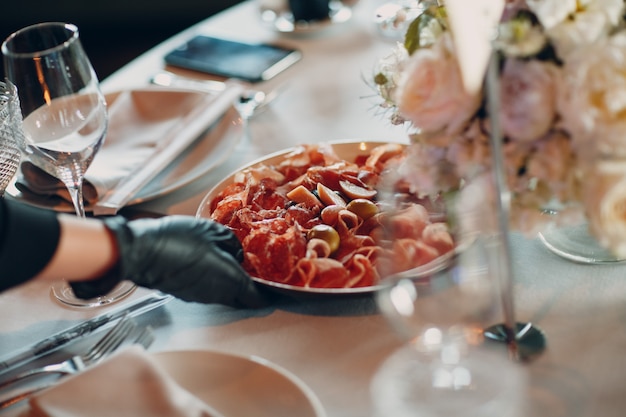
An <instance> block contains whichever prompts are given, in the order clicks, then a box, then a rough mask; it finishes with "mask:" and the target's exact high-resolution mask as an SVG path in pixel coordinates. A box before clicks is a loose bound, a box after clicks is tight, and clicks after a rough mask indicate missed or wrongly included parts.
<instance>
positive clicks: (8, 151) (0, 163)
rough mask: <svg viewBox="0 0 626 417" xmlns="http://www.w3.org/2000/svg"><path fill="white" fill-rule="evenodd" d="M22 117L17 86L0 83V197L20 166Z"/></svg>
mask: <svg viewBox="0 0 626 417" xmlns="http://www.w3.org/2000/svg"><path fill="white" fill-rule="evenodd" d="M21 123H22V115H21V113H20V109H19V100H18V98H17V91H16V89H15V86H14V85H13V84H11V83H10V82H6V83H4V82H0V197H1V196H2V195H4V190H5V189H6V188H7V186H8V185H9V183H10V182H11V180H12V179H13V177H14V176H15V173H16V172H17V169H18V167H19V164H20V160H21V159H22V158H21V157H22V155H21V152H20V147H19V143H20V142H21V141H22V128H21Z"/></svg>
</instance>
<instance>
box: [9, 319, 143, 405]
mask: <svg viewBox="0 0 626 417" xmlns="http://www.w3.org/2000/svg"><path fill="white" fill-rule="evenodd" d="M122 320H124V319H122ZM119 324H121V322H120V323H118V326H119ZM133 327H134V326H133ZM111 331H113V329H112V330H111ZM107 336H108V335H107ZM105 337H106V336H105ZM126 337H128V336H126ZM152 342H154V333H153V332H152V328H151V327H150V326H147V327H144V328H143V329H142V330H141V331H140V332H139V334H138V335H137V336H136V338H135V340H134V342H133V343H135V344H139V345H141V346H143V348H144V349H148V347H150V345H151V344H152ZM98 343H99V342H98ZM120 343H121V342H120ZM117 346H119V344H117ZM76 372H77V371H76ZM74 373H75V372H74ZM52 385H54V383H52V384H46V385H42V386H38V387H36V388H31V389H29V390H26V391H23V392H20V393H19V394H17V395H13V396H11V397H9V398H7V399H4V400H0V410H2V409H5V408H8V407H11V406H13V405H15V404H18V403H20V402H22V401H24V400H26V399H28V398H29V397H30V396H31V395H33V394H35V393H37V392H39V391H42V390H43V389H45V388H48V387H50V386H52Z"/></svg>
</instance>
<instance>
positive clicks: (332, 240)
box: [308, 224, 340, 253]
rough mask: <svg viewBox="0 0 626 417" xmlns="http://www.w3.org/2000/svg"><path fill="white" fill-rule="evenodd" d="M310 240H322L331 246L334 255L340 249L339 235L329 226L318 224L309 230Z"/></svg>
mask: <svg viewBox="0 0 626 417" xmlns="http://www.w3.org/2000/svg"><path fill="white" fill-rule="evenodd" d="M308 237H309V239H322V240H324V241H325V242H326V243H328V245H329V246H330V252H331V253H333V252H335V251H336V250H337V249H339V243H340V239H339V233H337V231H336V230H335V229H334V228H333V227H332V226H329V225H327V224H318V225H317V226H313V227H312V228H311V230H309V234H308Z"/></svg>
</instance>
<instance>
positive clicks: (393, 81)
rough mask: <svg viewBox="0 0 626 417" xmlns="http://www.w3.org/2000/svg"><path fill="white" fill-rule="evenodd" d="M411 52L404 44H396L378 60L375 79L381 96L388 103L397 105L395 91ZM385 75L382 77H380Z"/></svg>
mask: <svg viewBox="0 0 626 417" xmlns="http://www.w3.org/2000/svg"><path fill="white" fill-rule="evenodd" d="M408 56H409V54H408V52H407V50H406V48H405V47H404V46H403V45H402V44H396V47H395V48H394V49H393V51H392V53H391V54H390V55H388V56H387V57H385V58H383V59H381V60H380V61H378V63H377V66H376V68H375V69H374V81H375V82H376V87H377V88H378V92H379V94H380V96H381V97H382V98H383V99H384V100H385V103H386V105H395V103H394V98H393V95H394V91H395V89H396V87H397V85H398V81H399V78H400V74H401V73H402V67H403V64H404V62H405V61H406V60H407V58H408ZM381 76H382V77H383V79H384V82H383V79H380V78H379V77H381Z"/></svg>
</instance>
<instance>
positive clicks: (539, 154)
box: [373, 0, 626, 257]
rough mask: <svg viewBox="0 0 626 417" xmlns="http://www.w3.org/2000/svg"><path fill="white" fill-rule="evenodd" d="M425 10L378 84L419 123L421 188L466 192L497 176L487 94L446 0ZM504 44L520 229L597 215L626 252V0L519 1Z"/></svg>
mask: <svg viewBox="0 0 626 417" xmlns="http://www.w3.org/2000/svg"><path fill="white" fill-rule="evenodd" d="M420 7H421V8H422V9H423V12H422V13H421V14H419V15H418V16H417V17H416V18H415V20H413V21H412V23H411V24H410V26H409V27H408V30H407V32H406V35H405V42H404V43H403V44H398V45H397V46H396V47H395V49H394V50H393V51H392V53H391V54H390V55H389V56H387V57H385V58H383V59H381V60H380V61H379V62H378V65H377V67H376V69H375V74H374V76H373V82H374V84H375V87H376V89H377V92H378V95H379V96H380V97H381V98H382V102H381V103H380V105H381V106H382V107H383V108H384V109H386V111H388V112H389V114H390V119H391V121H392V122H393V123H394V124H408V125H409V126H410V132H409V134H410V137H411V146H409V148H408V151H407V158H406V160H405V161H404V164H403V166H402V167H401V171H402V175H403V176H404V178H405V179H406V180H407V181H408V182H409V183H410V185H411V187H412V188H413V192H415V193H417V194H420V195H422V196H436V195H441V194H442V193H446V192H450V191H459V190H460V191H461V193H460V194H461V196H462V194H463V190H464V189H465V186H464V184H469V183H470V180H471V182H474V183H476V182H480V181H481V180H483V181H487V180H489V181H490V180H491V172H490V170H491V167H492V157H491V147H490V127H491V126H490V125H491V124H490V117H489V114H488V112H487V111H486V99H485V94H484V92H483V91H481V92H479V93H478V94H468V93H466V92H465V90H464V88H463V84H462V79H461V73H460V71H459V67H458V63H457V59H456V56H455V50H454V44H453V41H452V33H451V31H450V29H449V27H448V22H447V18H446V9H445V0H443V1H441V0H440V1H439V2H437V1H433V0H431V1H424V0H423V1H422V2H421V3H420ZM494 49H495V52H496V54H497V58H498V64H499V77H500V85H499V87H500V88H499V90H500V109H499V118H500V126H501V131H502V135H503V153H504V166H505V170H506V182H507V186H508V190H509V192H510V195H511V200H510V225H511V228H512V229H513V230H517V231H521V232H523V233H525V234H528V235H535V234H536V233H537V232H539V231H541V230H543V228H545V227H546V226H547V225H548V224H554V223H555V222H556V223H558V224H560V225H565V224H575V223H580V222H582V221H585V220H586V221H588V223H589V226H590V231H591V232H592V234H593V235H594V236H595V237H596V238H597V239H598V241H599V242H600V243H601V244H602V245H603V246H605V247H607V248H609V249H610V250H611V252H613V253H615V254H616V255H617V256H620V257H626V28H625V25H624V1H623V0H517V1H508V2H507V5H506V7H505V12H504V14H503V16H502V19H501V21H500V23H499V25H498V33H497V36H496V37H495V41H494ZM461 198H463V197H461Z"/></svg>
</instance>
